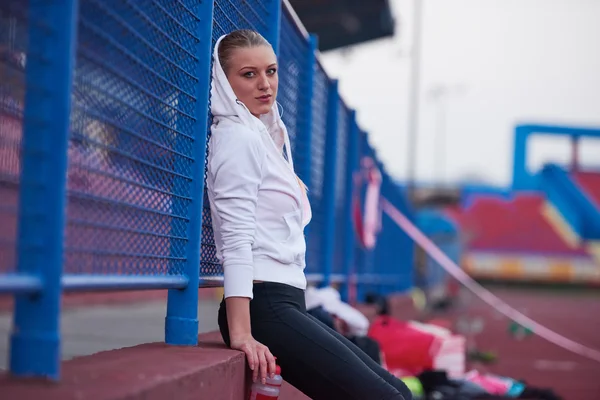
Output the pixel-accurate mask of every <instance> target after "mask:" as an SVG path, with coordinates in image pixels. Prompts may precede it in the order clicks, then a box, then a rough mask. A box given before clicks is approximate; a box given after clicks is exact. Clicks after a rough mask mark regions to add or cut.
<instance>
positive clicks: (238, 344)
mask: <svg viewBox="0 0 600 400" xmlns="http://www.w3.org/2000/svg"><path fill="white" fill-rule="evenodd" d="M229 347H231V348H232V349H236V350H241V351H243V352H244V353H246V358H247V359H248V365H249V366H250V369H251V370H252V371H253V372H252V380H253V381H254V382H256V380H257V379H258V378H259V377H260V380H261V382H262V383H266V379H267V374H268V375H269V376H270V377H271V378H272V377H273V376H274V375H275V357H273V354H271V352H270V351H269V348H268V347H267V346H265V345H264V344H262V343H260V342H257V341H256V340H255V339H254V338H253V337H252V335H243V336H240V337H232V338H231V343H230V345H229Z"/></svg>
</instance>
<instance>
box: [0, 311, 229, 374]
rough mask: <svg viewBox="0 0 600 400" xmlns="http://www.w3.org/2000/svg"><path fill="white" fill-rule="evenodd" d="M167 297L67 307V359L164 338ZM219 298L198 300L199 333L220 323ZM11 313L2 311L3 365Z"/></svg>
mask: <svg viewBox="0 0 600 400" xmlns="http://www.w3.org/2000/svg"><path fill="white" fill-rule="evenodd" d="M166 306H167V304H166V302H165V301H164V300H153V301H145V302H140V303H133V304H114V305H89V306H82V307H77V308H71V309H65V310H64V311H63V313H62V318H61V331H62V337H63V343H62V346H63V348H62V356H63V359H64V360H68V359H71V358H74V357H78V356H83V355H89V354H94V353H97V352H99V351H105V350H114V349H119V348H122V347H129V346H135V345H138V344H142V343H152V342H163V341H164V321H165V315H166ZM218 307H219V301H217V300H216V299H201V300H200V301H199V311H198V320H199V333H203V332H208V331H213V330H215V329H218V327H217V310H218ZM11 324H12V314H10V313H1V314H0V369H6V368H7V365H8V339H9V334H10V328H11Z"/></svg>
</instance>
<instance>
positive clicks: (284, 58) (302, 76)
mask: <svg viewBox="0 0 600 400" xmlns="http://www.w3.org/2000/svg"><path fill="white" fill-rule="evenodd" d="M309 52H310V46H309V45H308V41H307V39H306V38H304V36H303V35H302V34H301V33H300V32H299V31H298V29H297V28H296V25H295V24H294V21H293V20H292V18H291V17H290V16H289V15H288V14H287V13H284V14H283V18H282V19H281V33H280V55H279V95H278V96H277V99H278V101H279V103H280V104H281V108H282V110H283V116H282V119H283V122H285V125H286V127H287V130H288V133H289V135H290V142H291V145H292V152H293V156H294V160H295V163H296V165H303V164H304V163H305V160H306V158H305V157H306V155H307V154H308V152H309V149H308V148H307V146H306V143H305V142H303V141H302V140H301V139H302V138H300V137H299V135H300V133H301V132H305V131H306V128H307V126H306V124H307V121H306V110H305V109H304V108H305V107H306V106H307V105H308V104H309V103H310V102H309V99H308V98H307V95H308V88H307V85H308V84H309V80H308V77H309V72H310V71H309V70H308V65H307V63H308V57H309Z"/></svg>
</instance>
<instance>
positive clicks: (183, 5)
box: [65, 0, 202, 275]
mask: <svg viewBox="0 0 600 400" xmlns="http://www.w3.org/2000/svg"><path fill="white" fill-rule="evenodd" d="M198 6H199V4H198V2H197V1H194V2H192V1H178V2H173V1H170V0H156V1H151V0H143V1H141V0H140V1H127V0H124V1H120V2H104V1H101V0H82V1H80V5H79V19H78V21H79V26H78V32H79V35H78V42H77V54H76V69H75V73H74V82H73V95H72V113H71V135H70V141H69V169H68V184H67V188H68V206H67V229H66V260H65V271H66V272H67V273H94V274H111V273H117V274H136V275H147V274H181V273H182V271H183V266H184V264H185V260H186V254H185V247H186V243H187V227H188V223H189V217H188V215H189V206H190V204H191V196H192V193H191V188H192V165H193V163H194V158H193V157H194V156H193V147H194V145H195V140H196V136H197V135H201V134H202V133H201V132H200V131H199V130H197V129H194V123H195V120H196V118H195V113H196V110H195V108H196V107H197V104H196V100H197V99H196V92H195V90H196V85H197V81H198V76H197V71H198V67H199V62H198V59H197V57H196V56H195V54H194V52H195V47H196V45H197V43H198V42H199V40H200V38H198V37H197V36H196V32H198V28H199V24H200V18H199V16H198V15H197V9H198Z"/></svg>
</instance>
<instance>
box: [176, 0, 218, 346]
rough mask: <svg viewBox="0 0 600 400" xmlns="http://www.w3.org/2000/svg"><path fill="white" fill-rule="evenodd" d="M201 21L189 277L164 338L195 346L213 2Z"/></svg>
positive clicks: (206, 6) (206, 4)
mask: <svg viewBox="0 0 600 400" xmlns="http://www.w3.org/2000/svg"><path fill="white" fill-rule="evenodd" d="M198 7H199V8H200V10H199V12H198V14H199V16H200V19H201V20H202V22H201V23H200V24H199V27H200V28H199V29H198V32H197V35H198V38H199V41H198V43H197V45H196V56H197V57H198V66H197V69H196V76H197V78H198V82H197V84H196V91H195V95H196V102H197V108H196V123H195V126H194V130H193V131H194V134H195V135H194V139H195V144H194V165H193V167H192V170H193V171H192V182H191V185H192V191H191V193H192V196H191V197H192V201H191V204H190V206H189V223H188V232H187V238H188V243H187V246H186V251H185V254H186V264H185V270H184V271H183V273H184V274H185V275H186V277H187V278H188V280H189V283H188V285H187V287H186V288H185V289H171V290H169V296H168V302H167V316H166V318H165V342H166V343H168V344H173V345H187V346H195V345H196V344H197V343H198V287H199V283H200V234H201V230H202V206H203V200H204V161H205V156H206V137H207V128H208V96H209V89H210V65H211V55H212V20H213V18H212V17H213V2H212V1H203V2H201V3H200V5H199V6H198Z"/></svg>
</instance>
